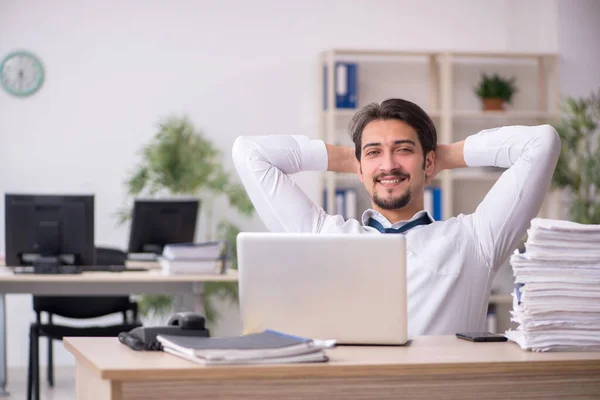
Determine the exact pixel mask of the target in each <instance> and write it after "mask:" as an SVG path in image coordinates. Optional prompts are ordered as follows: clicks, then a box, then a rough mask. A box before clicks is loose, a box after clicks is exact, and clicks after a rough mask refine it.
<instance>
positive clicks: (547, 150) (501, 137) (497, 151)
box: [435, 125, 560, 269]
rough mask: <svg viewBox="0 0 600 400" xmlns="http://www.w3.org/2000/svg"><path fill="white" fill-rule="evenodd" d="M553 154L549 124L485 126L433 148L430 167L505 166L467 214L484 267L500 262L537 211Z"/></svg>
mask: <svg viewBox="0 0 600 400" xmlns="http://www.w3.org/2000/svg"><path fill="white" fill-rule="evenodd" d="M559 154H560V138H559V137H558V134H557V133H556V131H555V130H554V128H553V127H551V126H550V125H540V126H531V127H527V126H509V127H503V128H498V129H490V130H487V131H482V132H480V133H478V134H476V135H472V136H470V137H468V138H467V139H466V140H465V141H463V142H458V143H454V144H452V145H447V146H444V145H441V147H438V148H437V149H436V164H438V162H439V165H436V167H435V170H436V171H439V170H442V169H450V168H460V167H464V166H469V167H482V166H492V167H501V168H508V169H507V170H506V171H505V172H504V173H503V174H502V176H501V177H500V179H498V181H497V182H496V183H495V185H494V186H493V187H492V189H491V190H490V191H489V192H488V193H487V195H486V196H485V198H484V199H483V201H482V202H481V203H480V204H479V206H478V207H477V209H476V210H475V213H474V214H473V215H472V218H473V229H474V235H475V237H476V238H477V240H478V241H479V243H480V252H481V254H482V256H483V257H484V259H485V260H486V263H487V265H488V267H489V268H494V269H496V268H498V267H499V266H500V264H501V263H502V262H504V260H505V259H506V257H508V256H509V255H510V253H511V252H512V251H513V250H514V249H515V248H516V247H517V245H518V243H519V241H520V240H521V238H522V237H523V235H524V234H525V232H526V231H527V228H529V225H530V222H531V220H532V219H533V218H535V216H536V215H537V214H538V212H539V210H540V208H541V206H542V204H543V202H544V198H545V197H546V194H547V193H548V189H549V187H550V181H551V179H552V174H553V173H554V168H555V167H556V162H557V160H558V156H559Z"/></svg>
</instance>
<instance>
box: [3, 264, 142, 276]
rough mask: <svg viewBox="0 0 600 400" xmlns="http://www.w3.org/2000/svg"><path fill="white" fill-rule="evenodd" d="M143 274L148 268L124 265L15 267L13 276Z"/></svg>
mask: <svg viewBox="0 0 600 400" xmlns="http://www.w3.org/2000/svg"><path fill="white" fill-rule="evenodd" d="M123 271H127V272H130V271H131V272H144V271H148V268H141V267H140V268H138V267H136V268H127V267H126V266H125V265H85V266H81V265H58V266H53V267H52V268H48V269H46V270H42V271H38V272H35V271H34V269H33V267H17V268H15V269H14V273H15V274H38V275H39V274H48V275H52V274H81V273H82V272H123Z"/></svg>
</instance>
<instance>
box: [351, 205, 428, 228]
mask: <svg viewBox="0 0 600 400" xmlns="http://www.w3.org/2000/svg"><path fill="white" fill-rule="evenodd" d="M423 215H427V216H428V217H429V219H430V220H431V222H435V219H433V217H432V216H431V214H429V212H427V211H425V210H422V211H419V212H417V213H416V214H415V215H413V217H412V218H411V219H409V220H407V221H398V222H396V223H395V224H392V223H391V222H390V221H389V220H388V219H387V218H386V217H384V216H383V215H381V213H379V212H378V211H375V210H373V209H371V208H370V209H368V210H366V211H365V212H364V213H363V215H362V224H363V225H364V226H368V225H369V219H371V218H373V219H374V220H376V221H377V222H379V223H380V224H381V225H383V227H384V228H394V229H398V228H400V227H402V226H403V225H406V224H408V223H409V222H411V221H414V220H415V219H417V218H420V217H422V216H423Z"/></svg>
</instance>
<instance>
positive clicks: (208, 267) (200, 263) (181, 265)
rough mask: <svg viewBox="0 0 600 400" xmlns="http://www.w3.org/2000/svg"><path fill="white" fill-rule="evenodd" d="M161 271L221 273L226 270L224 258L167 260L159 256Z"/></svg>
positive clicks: (172, 272) (166, 272)
mask: <svg viewBox="0 0 600 400" xmlns="http://www.w3.org/2000/svg"><path fill="white" fill-rule="evenodd" d="M158 263H159V264H160V266H161V268H162V272H163V273H165V274H168V275H175V274H221V273H224V272H225V271H226V270H227V262H226V260H219V259H217V260H169V259H168V258H164V257H159V258H158Z"/></svg>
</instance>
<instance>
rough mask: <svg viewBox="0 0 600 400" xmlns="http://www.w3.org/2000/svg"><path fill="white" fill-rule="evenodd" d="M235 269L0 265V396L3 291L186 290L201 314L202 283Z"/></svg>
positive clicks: (2, 386)
mask: <svg viewBox="0 0 600 400" xmlns="http://www.w3.org/2000/svg"><path fill="white" fill-rule="evenodd" d="M237 279H238V276H237V271H235V270H230V272H229V273H228V274H226V275H163V274H162V272H161V271H160V270H150V271H136V272H86V273H83V274H74V275H66V274H59V275H35V274H16V275H15V274H14V273H13V271H12V268H10V267H0V324H2V326H1V327H0V395H2V394H3V393H6V383H7V380H8V378H7V366H6V301H5V300H6V299H5V296H6V294H9V293H30V294H34V295H57V296H60V295H65V296H75V295H113V294H132V293H133V294H142V293H144V294H150V293H153V294H157V293H162V294H166V293H171V294H176V293H179V294H181V293H187V294H191V295H193V297H194V311H196V312H200V313H204V304H203V300H202V295H203V287H204V285H203V282H214V281H220V282H222V281H234V282H235V281H237Z"/></svg>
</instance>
